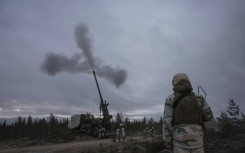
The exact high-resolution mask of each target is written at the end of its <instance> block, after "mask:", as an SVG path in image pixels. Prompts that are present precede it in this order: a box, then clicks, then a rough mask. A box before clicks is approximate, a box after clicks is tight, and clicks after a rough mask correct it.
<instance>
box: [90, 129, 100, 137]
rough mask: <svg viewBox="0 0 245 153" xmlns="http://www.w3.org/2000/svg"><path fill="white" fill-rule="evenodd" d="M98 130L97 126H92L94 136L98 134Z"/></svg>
mask: <svg viewBox="0 0 245 153" xmlns="http://www.w3.org/2000/svg"><path fill="white" fill-rule="evenodd" d="M98 130H99V128H98V126H94V127H93V131H92V134H93V136H96V137H98V136H99V132H98Z"/></svg>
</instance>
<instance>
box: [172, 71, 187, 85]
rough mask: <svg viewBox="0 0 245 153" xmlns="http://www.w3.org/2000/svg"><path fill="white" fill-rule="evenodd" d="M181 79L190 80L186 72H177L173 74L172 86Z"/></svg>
mask: <svg viewBox="0 0 245 153" xmlns="http://www.w3.org/2000/svg"><path fill="white" fill-rule="evenodd" d="M181 80H186V81H188V82H190V80H189V77H188V76H187V74H185V73H177V74H175V75H174V77H173V80H172V83H173V86H175V85H177V84H178V83H179V81H181Z"/></svg>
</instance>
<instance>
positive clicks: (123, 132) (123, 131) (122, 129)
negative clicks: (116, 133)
mask: <svg viewBox="0 0 245 153" xmlns="http://www.w3.org/2000/svg"><path fill="white" fill-rule="evenodd" d="M120 129H121V132H122V139H126V134H125V129H126V124H125V123H124V122H122V123H121V124H120Z"/></svg>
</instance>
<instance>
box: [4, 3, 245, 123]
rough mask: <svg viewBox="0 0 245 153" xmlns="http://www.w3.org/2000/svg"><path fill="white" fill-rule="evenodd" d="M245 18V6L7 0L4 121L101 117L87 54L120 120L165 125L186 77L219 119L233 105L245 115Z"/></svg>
mask: <svg viewBox="0 0 245 153" xmlns="http://www.w3.org/2000/svg"><path fill="white" fill-rule="evenodd" d="M244 16H245V1H244V0H232V1H231V0H206V1H201V0H200V1H199V0H186V1H181V0H177V1H170V0H151V1H149V0H135V1H132V0H123V1H114V0H103V1H98V0H93V1H87V0H69V1H67V0H52V1H50V0H39V1H37V0H36V1H33V0H21V1H17V0H1V1H0V117H15V116H28V115H32V116H42V115H48V114H50V113H51V112H52V113H53V114H55V115H61V116H70V115H72V114H78V113H85V112H91V113H94V114H95V115H98V114H99V102H100V99H99V94H98V91H97V88H96V84H95V80H94V77H93V75H92V69H90V68H91V67H86V68H85V67H84V66H88V65H90V64H89V57H88V55H86V54H85V52H84V50H83V49H85V50H86V47H87V49H88V52H89V54H90V55H89V56H91V57H92V60H93V64H94V66H95V69H96V71H97V73H99V74H98V75H99V76H98V81H99V85H100V88H101V91H102V96H103V98H104V99H105V100H107V102H109V103H110V105H109V111H110V113H111V114H113V115H115V114H116V113H117V112H122V113H123V114H124V115H125V116H126V117H129V118H137V117H142V116H146V117H154V118H155V119H159V118H160V116H161V115H162V112H163V109H164V101H165V99H166V97H167V96H168V95H169V94H171V93H172V85H171V80H172V77H173V75H174V74H176V73H179V72H184V73H187V74H188V76H189V78H190V80H191V81H192V85H193V88H194V91H197V86H199V85H201V86H202V87H203V88H204V89H205V91H206V93H207V101H208V103H209V105H210V106H211V108H212V109H213V112H214V114H216V115H219V114H220V112H221V111H222V110H225V109H226V107H227V103H228V102H229V99H231V98H233V99H234V100H235V102H236V103H237V104H239V105H240V108H241V110H242V111H243V112H245V104H244V99H245V94H244V90H243V87H244V86H245V70H244V66H245V60H244V57H245V50H244V49H245V28H244V27H245V20H244ZM79 30H80V32H81V33H80V34H79V32H78V31H79ZM79 40H80V41H82V42H86V43H87V44H79ZM83 45H85V48H83V47H84V46H83ZM52 55H53V56H52ZM50 57H53V58H50ZM57 59H58V61H60V60H62V59H63V61H64V62H65V61H66V62H65V63H66V64H67V63H68V66H67V65H65V64H64V65H62V64H61V66H63V68H64V69H58V70H57V73H52V72H53V71H49V72H50V73H48V71H47V69H48V68H47V69H46V70H45V68H44V65H45V63H47V62H49V64H50V63H51V65H52V64H54V63H55V62H54V61H55V60H57ZM72 61H73V62H72ZM74 61H75V62H74ZM58 63H59V64H60V62H58ZM56 64H57V62H56ZM69 64H70V65H69ZM86 64H87V65H86ZM56 66H57V65H56ZM80 66H81V67H80ZM51 67H52V66H51ZM96 67H97V68H96ZM102 67H103V68H105V69H106V68H107V69H106V70H112V71H113V72H115V73H110V74H112V75H114V74H117V75H115V76H116V78H115V79H118V77H119V78H120V77H121V81H119V82H116V81H115V80H114V81H113V79H110V78H108V77H109V75H108V74H109V73H106V74H104V75H103V74H102ZM80 68H81V69H83V68H84V69H83V70H84V71H82V70H81V71H78V69H80ZM100 71H101V72H100ZM118 72H123V73H118ZM117 83H118V84H117Z"/></svg>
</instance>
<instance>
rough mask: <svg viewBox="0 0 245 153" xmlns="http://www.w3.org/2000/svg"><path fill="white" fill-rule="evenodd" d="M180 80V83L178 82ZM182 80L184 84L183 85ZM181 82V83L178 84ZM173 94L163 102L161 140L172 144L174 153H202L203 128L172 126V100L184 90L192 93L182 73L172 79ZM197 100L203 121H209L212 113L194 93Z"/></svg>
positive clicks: (185, 125) (192, 125)
mask: <svg viewBox="0 0 245 153" xmlns="http://www.w3.org/2000/svg"><path fill="white" fill-rule="evenodd" d="M180 80H182V82H181V81H180ZM183 80H185V81H184V83H183ZM179 82H181V83H179ZM173 90H174V93H173V94H171V95H169V96H168V97H167V99H166V102H165V107H164V114H163V140H164V141H165V142H168V143H172V144H173V151H174V153H178V152H181V153H185V152H190V150H191V151H192V153H195V152H199V153H203V152H204V151H203V127H202V126H201V125H199V124H176V125H174V126H172V124H171V123H172V119H173V103H174V98H175V97H177V96H178V95H179V94H180V93H179V92H181V91H184V90H190V91H192V86H191V83H190V81H189V79H188V76H187V75H186V74H184V73H179V74H176V75H175V76H174V78H173ZM194 94H195V96H196V97H197V98H198V103H199V105H200V107H201V110H202V116H203V121H205V122H206V121H210V120H212V118H213V113H212V111H211V109H210V107H209V105H208V104H207V102H206V101H205V99H204V98H203V97H202V96H201V95H200V94H198V93H194Z"/></svg>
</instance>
